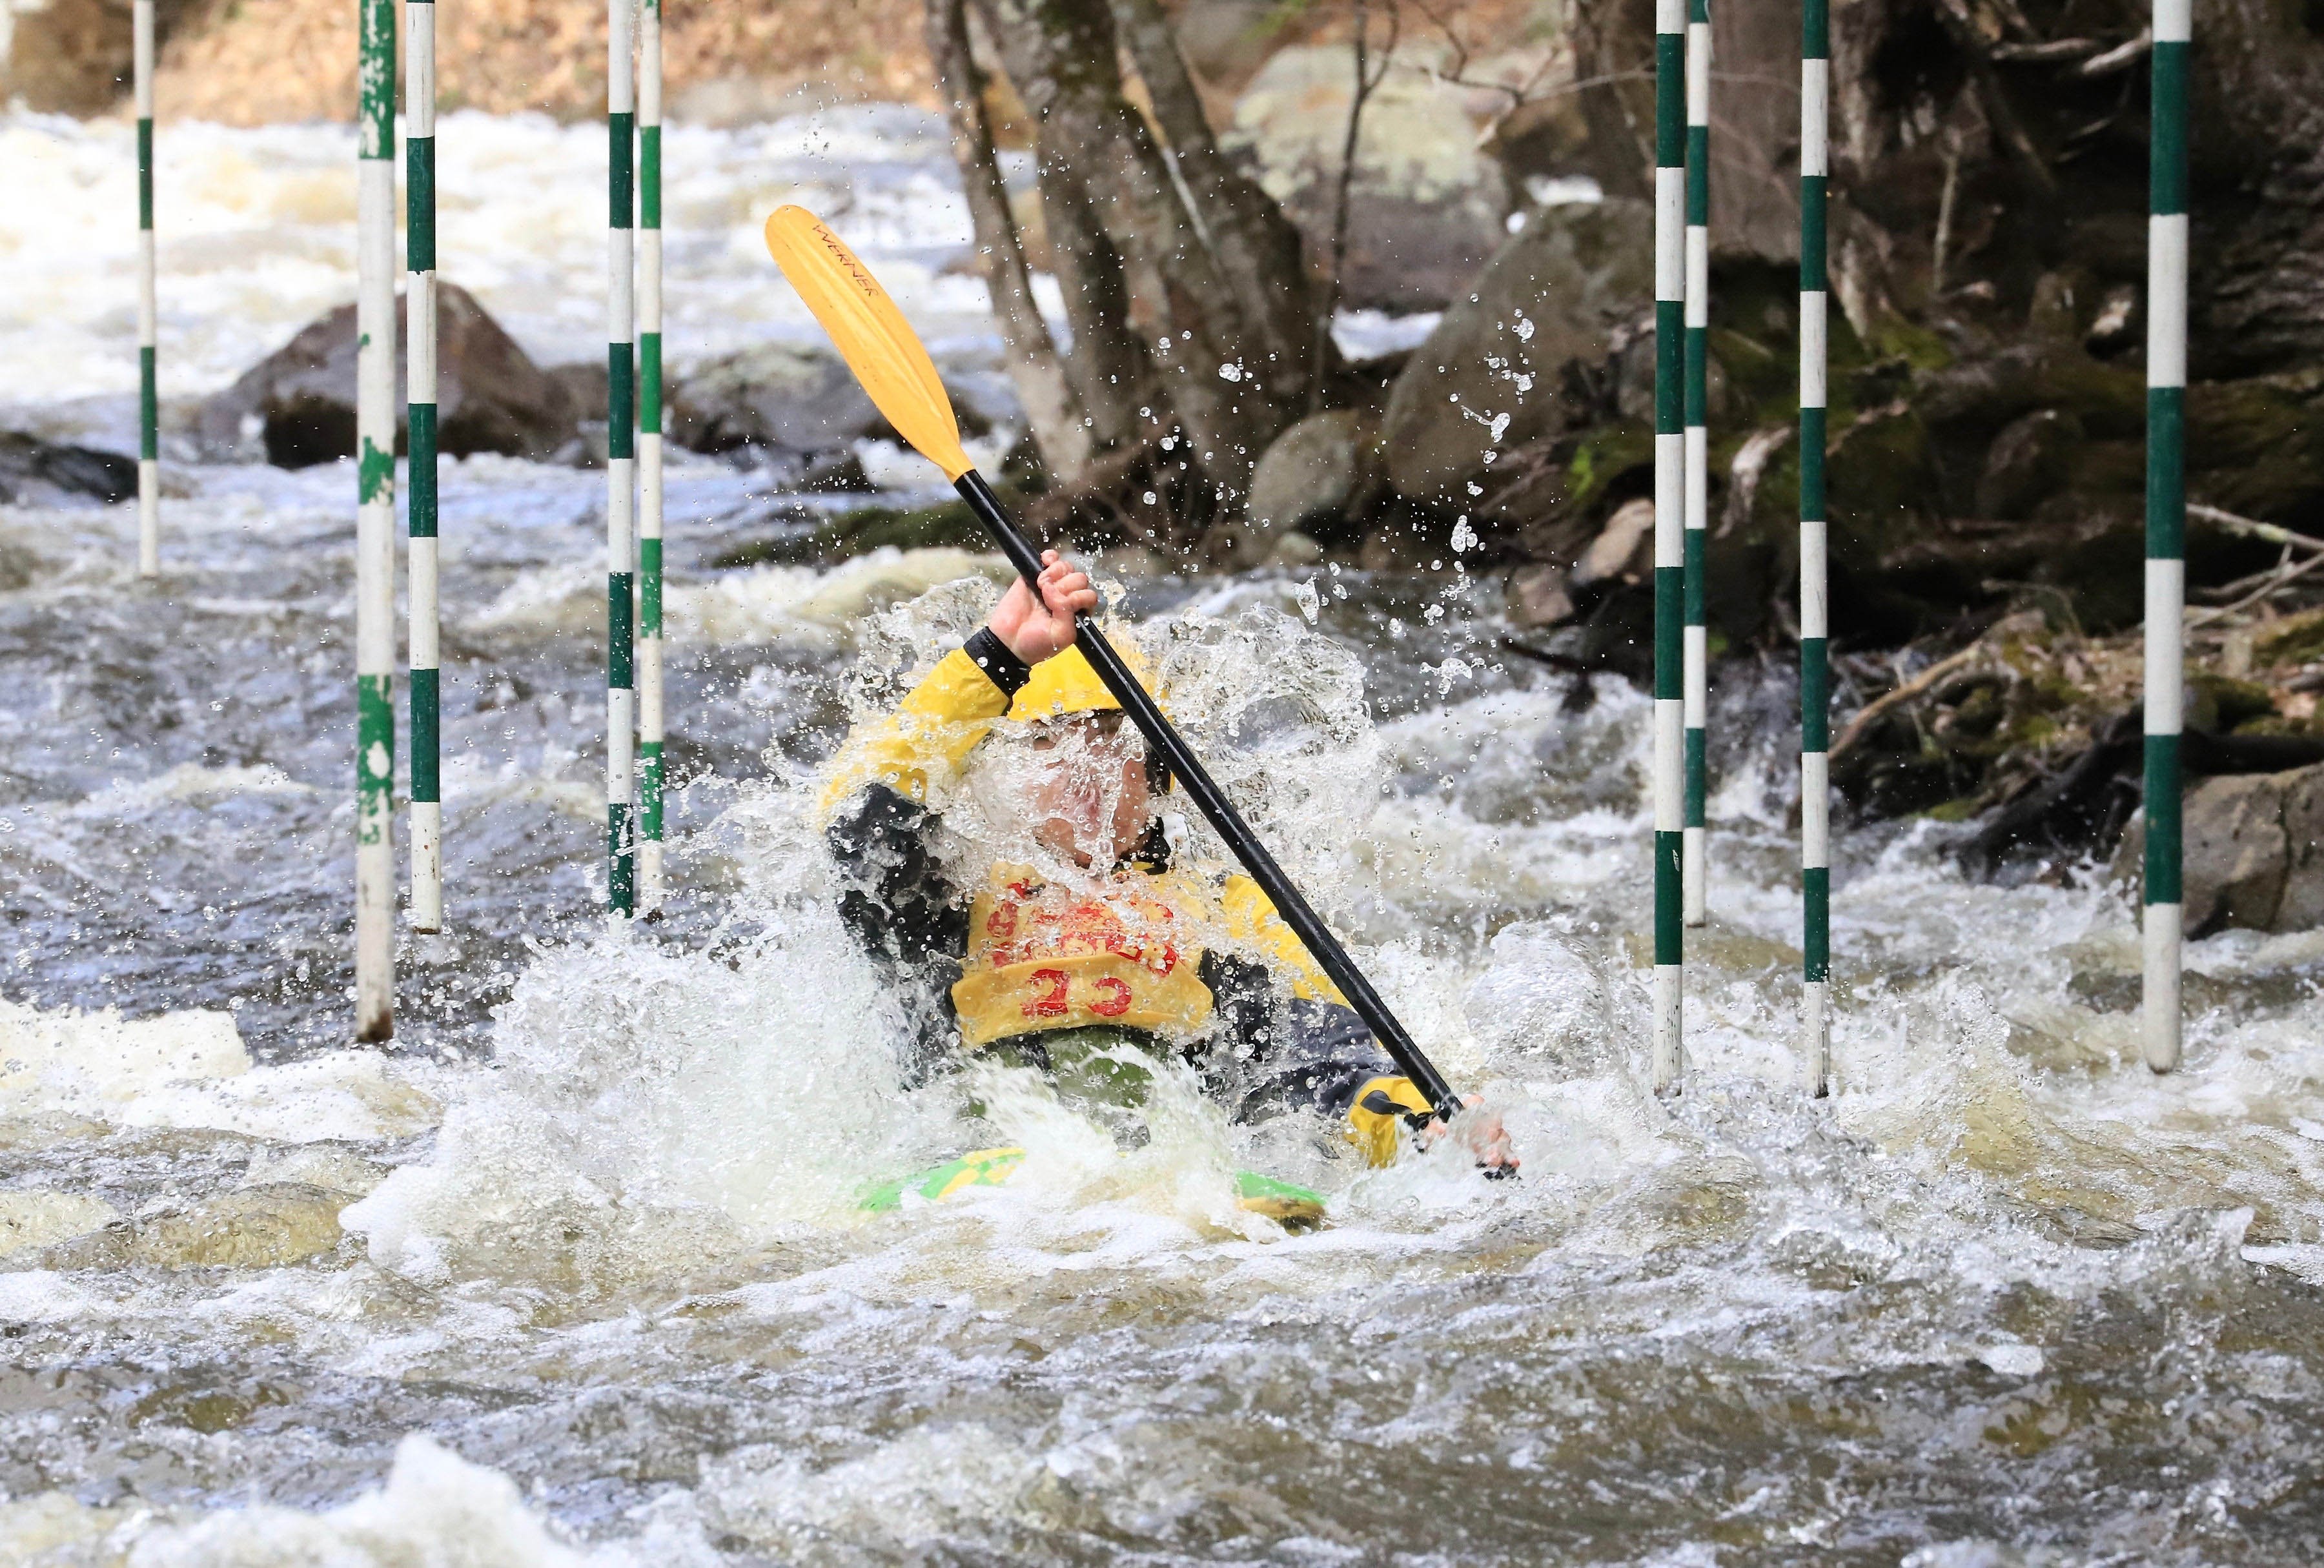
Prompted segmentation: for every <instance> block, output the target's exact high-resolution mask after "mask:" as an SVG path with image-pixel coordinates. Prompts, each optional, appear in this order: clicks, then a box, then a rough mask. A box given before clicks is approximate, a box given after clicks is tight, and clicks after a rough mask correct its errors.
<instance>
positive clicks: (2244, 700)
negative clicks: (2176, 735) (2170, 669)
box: [2187, 670, 2275, 733]
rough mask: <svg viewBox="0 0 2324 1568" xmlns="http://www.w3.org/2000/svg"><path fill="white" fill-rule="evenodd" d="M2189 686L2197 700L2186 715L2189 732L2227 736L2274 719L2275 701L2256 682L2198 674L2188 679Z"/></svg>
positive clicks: (2264, 688) (2209, 673) (2199, 672)
mask: <svg viewBox="0 0 2324 1568" xmlns="http://www.w3.org/2000/svg"><path fill="white" fill-rule="evenodd" d="M2187 685H2188V687H2189V688H2190V690H2191V691H2192V692H2193V694H2194V697H2195V702H2194V706H2193V711H2192V712H2190V713H2189V714H2188V715H2187V722H2188V727H2190V729H2198V730H2210V731H2214V732H2220V733H2224V732H2227V731H2232V730H2235V729H2236V728H2238V727H2240V726H2242V725H2244V724H2249V723H2251V722H2252V721H2253V720H2255V719H2268V718H2273V717H2274V716H2275V699H2274V698H2273V696H2269V695H2268V690H2267V687H2264V686H2262V685H2260V684H2259V683H2258V682H2257V681H2252V680H2237V679H2236V678H2233V677H2232V676H2226V675H2215V674H2212V673H2211V672H2210V671H2209V670H2195V671H2191V672H2190V674H2189V675H2188V677H2187Z"/></svg>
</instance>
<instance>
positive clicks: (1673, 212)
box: [1654, 0, 1687, 1093]
mask: <svg viewBox="0 0 2324 1568" xmlns="http://www.w3.org/2000/svg"><path fill="white" fill-rule="evenodd" d="M1686 6H1687V0H1655V781H1654V796H1655V982H1654V1018H1655V1026H1654V1030H1655V1032H1654V1075H1655V1092H1656V1093H1671V1092H1674V1090H1676V1088H1677V1087H1678V1081H1679V1075H1680V1073H1681V1072H1682V1071H1683V1065H1684V1057H1683V1045H1682V1042H1681V1038H1680V1019H1681V1016H1682V1010H1683V1006H1684V1001H1685V991H1686V969H1685V951H1686V934H1685V928H1684V926H1683V908H1682V906H1683V888H1682V878H1681V875H1680V872H1679V860H1680V853H1681V841H1682V839H1683V816H1684V802H1685V783H1684V774H1685V766H1684V761H1683V752H1684V745H1685V738H1684V730H1685V723H1684V718H1683V712H1682V709H1683V706H1684V704H1683V699H1682V691H1681V687H1682V685H1683V680H1682V666H1683V655H1682V652H1681V644H1682V641H1683V639H1682V635H1681V624H1682V622H1683V613H1684V609H1685V599H1686V583H1685V578H1686V549H1685V544H1684V542H1683V535H1684V533H1685V531H1686V527H1685V518H1686V510H1685V496H1686V435H1685V431H1684V427H1683V393H1682V387H1681V383H1682V379H1683V376H1682V371H1683V365H1684V363H1685V357H1686V356H1685V341H1684V339H1685V336H1686V327H1685V317H1686Z"/></svg>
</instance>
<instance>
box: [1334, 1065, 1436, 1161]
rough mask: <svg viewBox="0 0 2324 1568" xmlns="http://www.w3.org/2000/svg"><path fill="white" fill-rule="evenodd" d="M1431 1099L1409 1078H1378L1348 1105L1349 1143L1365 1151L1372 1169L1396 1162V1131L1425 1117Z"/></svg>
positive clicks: (1361, 1089)
mask: <svg viewBox="0 0 2324 1568" xmlns="http://www.w3.org/2000/svg"><path fill="white" fill-rule="evenodd" d="M1428 1111H1429V1104H1428V1097H1427V1096H1426V1095H1425V1094H1423V1093H1421V1092H1420V1085H1418V1084H1415V1083H1414V1082H1413V1081H1412V1080H1411V1079H1409V1078H1374V1079H1371V1080H1369V1082H1367V1083H1366V1084H1364V1086H1363V1087H1362V1088H1360V1089H1359V1090H1357V1091H1356V1097H1355V1099H1354V1100H1352V1101H1351V1102H1349V1105H1348V1141H1349V1142H1350V1143H1352V1144H1354V1145H1355V1146H1356V1147H1357V1148H1360V1149H1361V1150H1362V1151H1363V1156H1364V1161H1365V1163H1366V1164H1368V1165H1374V1166H1383V1165H1390V1164H1393V1163H1394V1162H1395V1160H1396V1128H1397V1122H1399V1121H1405V1120H1406V1117H1407V1116H1408V1115H1410V1114H1412V1113H1414V1112H1418V1113H1419V1114H1421V1115H1423V1116H1425V1115H1426V1114H1427V1112H1428Z"/></svg>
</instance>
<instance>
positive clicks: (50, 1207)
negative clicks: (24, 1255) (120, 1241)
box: [0, 1188, 118, 1258]
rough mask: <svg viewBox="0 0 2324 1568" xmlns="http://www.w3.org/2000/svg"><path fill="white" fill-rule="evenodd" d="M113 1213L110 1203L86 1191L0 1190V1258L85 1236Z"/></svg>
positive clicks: (113, 1214)
mask: <svg viewBox="0 0 2324 1568" xmlns="http://www.w3.org/2000/svg"><path fill="white" fill-rule="evenodd" d="M117 1217H118V1215H117V1213H116V1211H115V1209H114V1207H113V1205H112V1204H108V1203H106V1201H105V1200H104V1199H103V1198H99V1197H92V1196H91V1195H89V1194H87V1193H60V1192H54V1191H51V1190H49V1189H47V1188H40V1189H37V1190H34V1191H31V1192H5V1193H0V1258H7V1257H10V1256H12V1255H14V1254H15V1253H18V1252H23V1251H26V1250H37V1249H39V1248H42V1247H48V1246H52V1245H54V1244H55V1243H57V1242H59V1241H69V1240H70V1239H71V1238H72V1237H75V1236H85V1235H87V1234H88V1232H89V1231H96V1230H100V1229H102V1228H103V1227H105V1226H106V1225H108V1224H111V1223H112V1222H113V1221H114V1220H115V1218H117Z"/></svg>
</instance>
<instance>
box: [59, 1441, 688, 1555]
mask: <svg viewBox="0 0 2324 1568" xmlns="http://www.w3.org/2000/svg"><path fill="white" fill-rule="evenodd" d="M658 1523H659V1527H658V1528H651V1529H650V1530H649V1531H648V1533H647V1534H646V1535H644V1536H641V1537H639V1538H637V1539H635V1540H633V1541H629V1542H619V1541H617V1542H613V1543H610V1544H608V1545H602V1546H599V1547H597V1548H595V1549H594V1550H592V1549H589V1548H586V1547H581V1546H575V1545H568V1544H567V1542H566V1541H564V1540H563V1539H562V1538H560V1537H559V1536H558V1535H557V1534H556V1533H555V1532H554V1531H552V1530H551V1529H550V1527H549V1526H548V1525H547V1523H545V1522H544V1521H543V1520H542V1518H541V1517H540V1516H539V1514H538V1513H536V1512H534V1511H533V1510H532V1509H531V1508H528V1507H526V1506H525V1503H524V1500H523V1499H522V1498H521V1496H519V1494H518V1492H517V1489H516V1485H515V1483H514V1482H512V1481H511V1480H509V1479H508V1478H507V1477H506V1476H504V1475H502V1474H500V1473H498V1472H497V1471H491V1470H487V1469H485V1468H484V1466H482V1465H476V1464H470V1463H468V1462H466V1460H463V1459H461V1458H460V1457H459V1456H458V1455H457V1454H456V1453H452V1452H450V1451H449V1450H448V1449H446V1448H444V1447H443V1446H441V1445H440V1444H438V1443H436V1442H435V1441H433V1440H432V1439H430V1438H429V1437H427V1436H425V1435H424V1434H420V1433H413V1434H410V1436H407V1437H405V1438H404V1439H403V1440H402V1442H401V1443H398V1444H397V1445H396V1450H395V1465H394V1468H393V1469H392V1471H390V1472H389V1474H388V1477H387V1480H386V1481H385V1483H384V1484H383V1485H382V1486H381V1487H379V1488H378V1489H377V1490H371V1491H366V1492H364V1493H363V1494H362V1495H361V1496H359V1497H357V1498H355V1499H354V1500H353V1501H351V1502H347V1503H345V1504H342V1505H341V1506H339V1507H338V1508H330V1509H327V1510H325V1511H322V1512H319V1513H309V1512H306V1511H304V1510H302V1509H298V1508H277V1507H268V1506H259V1507H245V1508H219V1509H217V1510H216V1511H214V1512H211V1513H209V1514H208V1515H204V1516H198V1517H187V1514H186V1511H183V1510H181V1511H180V1517H179V1518H178V1519H172V1520H167V1521H152V1520H151V1519H150V1517H149V1518H148V1519H147V1520H140V1521H134V1522H132V1523H130V1524H129V1525H127V1526H124V1527H123V1528H122V1529H121V1531H120V1534H119V1535H116V1536H115V1539H116V1540H118V1539H119V1538H120V1536H121V1535H126V1536H128V1537H129V1543H128V1544H129V1551H128V1557H127V1563H128V1568H276V1565H279V1564H289V1563H318V1564H329V1565H330V1568H406V1565H409V1564H420V1563H429V1564H435V1563H441V1564H446V1565H447V1568H448V1565H451V1564H459V1565H461V1568H646V1565H648V1564H651V1565H653V1568H712V1565H713V1564H716V1563H721V1562H723V1561H724V1559H723V1558H722V1557H721V1556H720V1555H719V1554H717V1553H716V1552H715V1551H714V1550H713V1549H712V1547H711V1546H710V1545H709V1543H708V1542H707V1541H706V1540H705V1539H704V1538H703V1536H702V1534H701V1531H700V1530H699V1529H698V1528H691V1527H689V1526H688V1525H687V1522H686V1521H685V1520H684V1519H682V1518H681V1517H677V1516H676V1515H674V1514H672V1513H670V1512H668V1511H665V1512H664V1514H663V1515H662V1516H661V1518H660V1519H659V1521H658ZM68 1538H69V1537H68Z"/></svg>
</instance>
